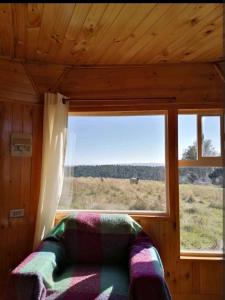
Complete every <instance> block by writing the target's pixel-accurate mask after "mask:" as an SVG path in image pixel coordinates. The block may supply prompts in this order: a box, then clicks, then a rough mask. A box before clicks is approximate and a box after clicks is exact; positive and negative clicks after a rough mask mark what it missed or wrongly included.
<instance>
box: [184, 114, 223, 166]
mask: <svg viewBox="0 0 225 300" xmlns="http://www.w3.org/2000/svg"><path fill="white" fill-rule="evenodd" d="M179 115H197V145H198V157H197V159H196V160H182V159H180V160H179V159H178V165H179V167H221V166H223V160H224V147H223V141H224V131H223V128H224V115H223V111H222V110H221V109H216V110H212V109H205V110H193V109H192V110H184V109H182V110H178V116H179ZM211 116H212V117H213V116H220V148H221V149H220V151H221V155H220V156H216V157H204V156H202V122H201V121H202V117H211Z"/></svg>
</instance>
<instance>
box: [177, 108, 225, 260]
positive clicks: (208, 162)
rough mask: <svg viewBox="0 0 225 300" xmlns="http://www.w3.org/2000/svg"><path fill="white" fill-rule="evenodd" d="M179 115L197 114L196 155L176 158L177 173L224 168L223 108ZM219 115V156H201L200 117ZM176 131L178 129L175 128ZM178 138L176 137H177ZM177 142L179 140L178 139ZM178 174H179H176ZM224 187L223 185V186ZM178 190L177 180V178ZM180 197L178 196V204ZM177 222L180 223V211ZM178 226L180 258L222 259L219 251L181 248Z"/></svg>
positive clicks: (193, 110)
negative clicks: (181, 168)
mask: <svg viewBox="0 0 225 300" xmlns="http://www.w3.org/2000/svg"><path fill="white" fill-rule="evenodd" d="M179 115H197V145H198V156H197V159H196V160H179V159H178V174H179V167H221V168H224V145H225V144H224V143H225V132H224V117H225V116H224V110H223V109H219V108H218V109H210V108H208V109H207V108H206V109H178V110H177V118H178V117H179ZM210 116H220V151H221V152H220V154H221V155H220V156H218V157H203V156H202V122H201V120H202V117H210ZM177 132H178V130H177ZM177 139H178V138H177ZM178 143H179V141H178ZM178 176H179V175H178ZM223 188H224V186H223ZM178 190H179V180H178ZM179 203H180V197H179V196H178V206H179V207H180V205H179ZM178 215H179V224H180V211H179V212H178ZM180 234H181V231H180V226H179V254H180V259H194V260H196V259H224V253H223V252H221V251H208V250H181V245H180Z"/></svg>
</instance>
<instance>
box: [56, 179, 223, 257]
mask: <svg viewBox="0 0 225 300" xmlns="http://www.w3.org/2000/svg"><path fill="white" fill-rule="evenodd" d="M165 191H166V188H165V183H164V182H162V181H153V180H139V182H138V184H135V183H133V184H131V183H130V180H129V179H114V178H93V177H70V178H69V177H67V178H66V180H65V183H64V187H63V195H62V198H61V201H60V204H59V209H87V210H92V209H93V210H98V209H99V210H100V209H106V210H151V211H165V210H166V206H165V205H166V201H165V197H166V192H165ZM180 227H181V249H183V250H213V251H214V250H222V246H223V243H222V240H223V189H222V187H220V186H216V185H212V184H209V185H198V184H180Z"/></svg>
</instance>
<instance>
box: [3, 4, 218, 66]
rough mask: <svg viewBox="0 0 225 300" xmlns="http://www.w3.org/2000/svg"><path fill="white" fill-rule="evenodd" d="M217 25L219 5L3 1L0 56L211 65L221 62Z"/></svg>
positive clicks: (97, 62)
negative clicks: (207, 63)
mask: <svg viewBox="0 0 225 300" xmlns="http://www.w3.org/2000/svg"><path fill="white" fill-rule="evenodd" d="M145 8H146V9H145ZM222 27H223V4H221V3H210V4H201V3H191V4H190V3H182V4H172V3H169V4H165V3H148V4H145V3H134V4H133V3H128V4H127V3H93V4H91V3H89V4H84V3H76V4H75V3H72V4H70V3H59V4H56V3H18V4H17V3H14V4H9V3H8V4H7V3H5V4H4V3H3V4H0V57H3V58H5V59H13V60H14V61H17V62H19V61H22V62H23V61H26V60H28V61H30V62H31V61H36V62H38V61H39V62H53V63H54V64H60V63H64V64H65V63H66V64H68V65H112V64H114V65H115V64H118V65H125V64H131V65H140V64H152V63H160V62H170V63H171V62H173V63H174V62H176V63H178V62H198V61H199V62H200V61H201V62H207V61H210V62H211V61H218V60H222V59H223V58H224V54H223V53H222V42H223V41H222Z"/></svg>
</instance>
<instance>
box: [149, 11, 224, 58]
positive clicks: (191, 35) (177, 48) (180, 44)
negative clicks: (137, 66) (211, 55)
mask: <svg viewBox="0 0 225 300" xmlns="http://www.w3.org/2000/svg"><path fill="white" fill-rule="evenodd" d="M220 15H221V9H219V10H218V7H217V8H216V9H214V10H213V11H211V12H209V14H208V15H207V16H205V18H201V22H199V24H198V26H195V27H194V28H192V31H190V30H186V31H184V32H185V34H182V35H181V39H180V40H178V41H177V42H175V43H174V44H171V45H169V47H168V48H167V49H168V52H169V53H172V55H173V57H174V59H176V61H179V59H181V58H183V57H185V56H190V55H191V54H192V52H193V51H196V49H197V50H199V49H200V50H201V46H200V44H199V43H200V40H201V39H202V38H203V39H205V37H206V36H207V34H206V35H205V32H207V31H208V30H209V31H210V32H211V31H213V30H216V31H218V30H219V28H221V29H222V26H221V24H218V18H219V17H220ZM199 19H200V16H199ZM219 40H220V41H221V43H222V39H221V38H220V39H219ZM206 45H207V44H206ZM210 45H211V46H212V48H213V47H214V46H213V45H212V43H209V44H208V46H210ZM179 53H180V56H179ZM171 58H172V57H171ZM157 61H158V60H155V61H154V60H152V62H157Z"/></svg>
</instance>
